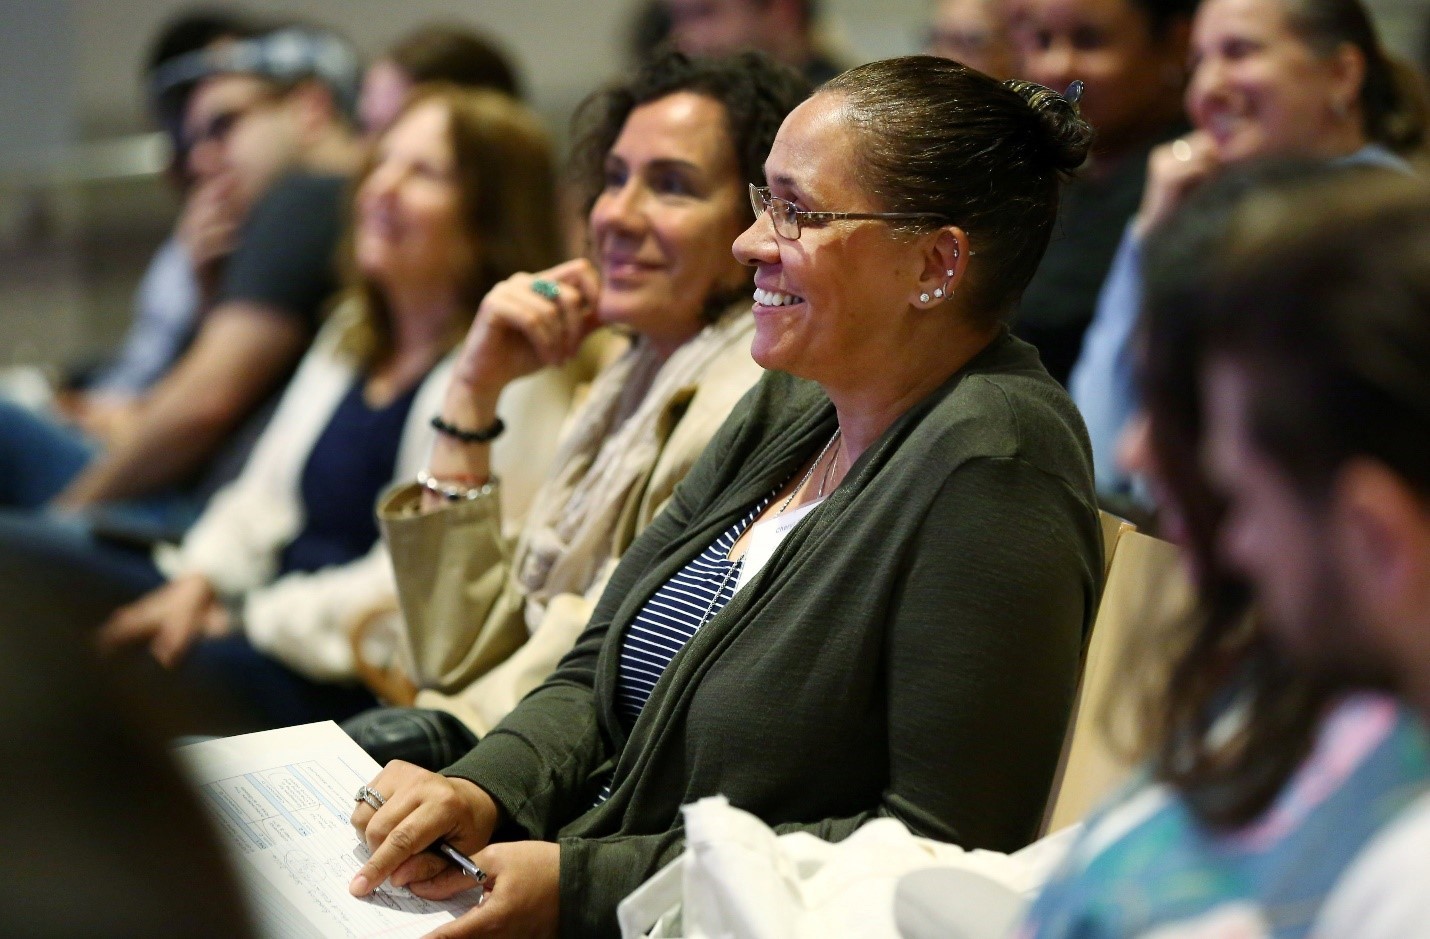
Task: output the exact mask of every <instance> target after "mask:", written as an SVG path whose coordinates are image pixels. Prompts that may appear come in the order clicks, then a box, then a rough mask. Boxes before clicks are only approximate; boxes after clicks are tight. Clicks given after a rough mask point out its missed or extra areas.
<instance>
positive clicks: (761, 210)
mask: <svg viewBox="0 0 1430 939" xmlns="http://www.w3.org/2000/svg"><path fill="white" fill-rule="evenodd" d="M750 208H752V209H754V210H755V218H763V217H764V215H765V213H766V212H768V213H770V220H771V221H772V222H774V226H775V231H776V232H777V233H779V236H780V237H781V238H788V239H789V240H790V241H798V240H799V227H800V225H801V224H804V225H823V224H824V223H825V222H839V221H843V220H845V219H855V220H862V219H887V220H890V221H910V220H912V219H919V218H922V219H942V218H943V216H942V215H935V214H934V213H932V212H804V211H801V210H800V209H799V207H798V206H796V205H795V204H794V203H793V202H790V201H788V200H785V199H781V198H780V197H779V196H772V195H770V190H769V187H768V186H756V185H755V184H754V183H750ZM940 296H942V295H941V294H940Z"/></svg>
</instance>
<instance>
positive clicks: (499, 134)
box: [101, 85, 573, 727]
mask: <svg viewBox="0 0 1430 939" xmlns="http://www.w3.org/2000/svg"><path fill="white" fill-rule="evenodd" d="M553 163H554V161H553V157H552V154H551V146H550V143H549V141H548V140H547V137H546V135H545V133H544V132H543V131H542V130H541V128H540V125H539V123H538V121H537V120H536V118H535V116H534V115H532V114H531V113H530V112H529V111H528V110H527V109H526V108H524V107H522V106H521V105H519V104H517V103H516V102H515V100H514V99H512V98H510V97H509V96H507V95H504V94H501V93H498V92H495V91H491V90H470V89H459V88H457V87H455V86H450V85H436V86H422V87H419V88H418V89H417V91H416V92H415V93H414V97H413V99H412V101H411V102H410V103H409V104H408V105H407V107H406V108H404V110H403V111H402V112H401V113H400V115H399V117H398V119H397V121H396V122H395V123H394V124H393V125H392V127H391V128H390V129H389V130H388V132H387V133H385V134H383V135H382V136H381V137H379V138H378V140H377V142H376V146H375V149H374V152H373V155H372V156H371V158H370V159H369V160H368V161H367V165H366V166H365V167H364V168H363V169H362V170H361V171H360V174H359V177H358V180H357V188H356V197H355V206H354V210H353V216H354V219H353V223H352V231H351V235H350V236H349V239H348V244H347V248H346V253H347V254H348V261H347V263H348V266H349V268H350V270H351V275H350V276H351V285H350V287H349V289H348V290H347V291H346V298H345V299H344V301H343V302H342V303H341V304H340V305H339V307H338V309H337V310H336V311H335V312H334V314H333V315H332V316H331V317H329V319H328V321H327V322H326V323H325V325H324V327H323V330H322V332H321V333H320V334H319V336H318V338H317V340H316V341H315V342H314V343H313V347H312V348H311V349H310V350H309V352H308V353H307V355H306V356H305V357H304V359H303V363H302V365H301V366H300V367H299V369H298V372H297V374H296V375H295V376H294V378H293V381H292V382H291V383H290V385H289V387H288V390H287V392H286V393H285V394H284V397H283V400H282V403H281V404H280V405H279V408H278V410H277V411H276V412H275V414H274V417H273V420H272V421H270V422H269V424H268V427H267V428H266V429H265V430H264V433H263V436H262V437H261V438H260V439H259V442H258V445H257V446H256V447H255V448H254V452H253V456H252V458H251V459H250V460H249V462H248V464H247V465H246V466H245V467H244V469H243V472H242V473H241V474H240V476H239V477H238V479H237V480H236V481H235V482H234V483H233V484H232V485H230V486H228V487H227V488H225V489H223V490H221V491H220V492H219V493H218V495H216V496H215V497H214V499H213V500H212V502H211V503H210V504H209V506H208V508H207V509H206V510H205V512H204V514H203V515H202V516H201V517H200V518H199V520H198V522H197V523H196V524H195V525H194V527H193V528H192V529H191V530H190V531H189V533H188V535H187V536H186V537H185V538H184V540H183V542H182V544H181V545H179V547H178V548H177V549H176V550H162V551H160V552H158V553H157V554H156V560H157V561H158V564H159V569H156V568H155V567H154V566H153V565H151V564H149V563H147V562H146V563H144V564H143V565H140V567H141V569H140V570H139V571H137V572H136V574H135V577H134V579H133V582H134V584H135V586H136V587H139V588H141V589H144V590H148V591H149V592H147V593H146V595H144V596H143V597H142V598H140V599H138V600H136V601H135V602H133V603H132V604H130V605H128V606H126V607H124V608H123V609H121V610H119V611H118V612H117V613H115V614H114V616H113V617H112V619H111V620H110V622H109V624H108V625H107V626H106V627H105V628H104V630H103V632H102V634H101V639H102V642H103V643H104V645H106V646H108V647H118V646H125V645H132V644H143V645H146V646H147V647H148V649H149V650H150V651H151V652H152V653H153V655H154V656H155V657H156V658H157V659H159V661H160V662H162V663H163V664H165V665H167V666H170V667H176V666H180V665H182V667H183V669H184V671H185V673H186V674H187V675H189V676H190V677H191V678H192V679H193V680H194V681H196V682H201V683H204V684H205V685H208V686H210V687H212V688H214V689H215V690H216V691H221V692H223V693H226V694H227V695H228V696H229V697H230V698H232V699H234V700H235V701H236V702H239V703H241V704H242V705H244V706H246V708H247V710H248V711H250V712H251V713H252V715H253V719H254V720H255V721H256V722H257V723H258V724H259V725H260V726H265V727H276V726H286V725H289V724H298V723H307V722H310V721H315V720H329V719H331V720H341V719H343V718H346V717H350V716H351V715H353V714H354V713H356V712H358V711H360V710H363V709H366V708H369V707H371V706H373V705H374V704H375V703H376V700H375V699H374V698H373V696H372V695H371V693H369V692H368V691H367V690H366V689H364V688H362V687H361V686H359V685H358V684H357V683H356V681H355V678H356V672H355V663H354V660H353V649H352V645H351V643H350V640H349V632H350V630H351V628H352V626H353V624H354V622H355V621H356V619H357V618H358V617H359V616H360V615H361V614H363V613H364V612H366V611H367V610H368V609H370V608H371V607H373V606H374V605H375V604H377V603H378V602H379V601H381V600H383V599H384V598H390V597H391V596H392V594H393V591H394V586H393V582H392V570H391V565H390V562H389V561H388V557H387V553H386V551H385V550H384V548H383V546H382V542H381V539H380V537H379V535H378V530H377V523H376V521H375V519H374V518H373V512H372V507H373V504H374V503H375V502H376V501H377V497H378V495H379V494H380V493H381V491H382V490H383V489H385V488H387V487H388V486H390V485H391V484H392V483H393V481H395V480H398V479H404V480H405V479H408V478H410V477H411V476H412V474H414V473H416V472H417V470H418V469H419V468H420V467H421V466H422V464H423V461H425V460H426V459H427V455H428V452H429V450H430V449H431V447H432V438H433V429H432V427H431V425H430V421H431V418H432V415H433V414H434V413H436V412H437V410H438V408H439V406H440V402H441V400H442V396H443V393H444V392H445V390H446V387H447V384H448V382H449V381H450V378H451V374H452V368H453V364H454V362H453V357H452V356H451V355H449V353H451V352H452V350H453V349H454V348H456V347H457V346H458V345H459V344H460V342H461V338H462V336H463V335H465V333H466V331H467V328H468V326H469V325H470V324H471V321H472V317H473V316H474V314H475V313H476V309H477V305H478V303H479V302H480V301H481V299H482V298H483V296H484V295H485V294H486V293H487V292H488V291H489V290H490V289H491V288H492V287H493V286H494V285H496V284H497V283H499V282H500V281H502V280H503V279H505V278H507V277H509V276H511V275H512V274H513V273H515V272H516V271H519V270H524V269H527V268H530V267H534V266H539V265H544V264H550V263H552V262H554V261H555V260H557V259H558V258H559V257H560V239H559V237H558V231H557V226H556V214H555V213H556V205H555V192H554V189H555V173H554V168H553ZM572 384H573V383H572V382H570V381H566V380H565V377H564V373H563V372H561V371H559V370H554V369H553V370H550V371H548V372H546V373H543V374H541V375H537V376H532V377H531V378H528V379H525V380H523V381H521V382H517V383H513V385H512V386H511V387H509V388H507V389H504V390H503V394H502V395H501V398H500V401H499V402H497V401H494V402H493V404H494V406H497V409H498V411H499V412H500V413H502V414H504V415H505V416H506V417H507V418H508V419H509V420H510V421H511V423H512V424H513V425H514V433H513V434H512V435H510V436H507V437H504V438H503V439H502V440H501V441H500V443H499V444H498V445H497V452H496V454H495V456H494V460H493V462H494V463H495V464H496V465H497V466H499V467H500V469H501V470H502V472H504V473H507V474H508V475H509V476H510V477H512V480H511V483H510V485H509V487H508V488H507V489H506V490H504V492H503V495H504V496H505V503H506V504H505V505H504V508H505V510H506V512H507V513H508V514H509V515H511V516H513V517H516V518H520V517H522V516H523V515H524V514H525V512H526V506H527V504H528V503H529V502H530V499H531V494H532V490H533V489H534V488H535V484H534V481H532V480H530V479H528V478H526V477H525V474H527V473H530V474H532V475H536V474H538V473H540V472H541V470H542V469H543V468H544V467H545V466H547V465H548V464H549V463H550V460H551V457H552V453H553V451H554V449H555V438H556V434H557V430H558V427H559V425H560V421H561V419H562V417H563V416H564V415H565V413H566V410H567V408H568V407H569V404H570V398H571V394H572V390H573V389H572V387H571V385H572ZM160 569H162V574H161V573H160ZM166 580H167V582H166Z"/></svg>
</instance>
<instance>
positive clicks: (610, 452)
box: [344, 52, 808, 770]
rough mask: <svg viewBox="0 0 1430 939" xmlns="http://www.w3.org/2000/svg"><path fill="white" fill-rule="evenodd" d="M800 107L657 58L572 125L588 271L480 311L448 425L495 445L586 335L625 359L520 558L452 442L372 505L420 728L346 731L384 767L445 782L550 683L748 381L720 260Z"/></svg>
mask: <svg viewBox="0 0 1430 939" xmlns="http://www.w3.org/2000/svg"><path fill="white" fill-rule="evenodd" d="M807 93H808V86H807V85H806V83H805V82H804V81H803V80H802V79H801V78H800V77H799V75H798V74H797V73H795V72H794V71H793V70H792V69H789V68H786V67H784V66H781V65H778V64H777V63H775V62H773V61H771V60H770V59H769V58H768V57H766V56H762V55H759V54H757V53H745V54H743V55H740V56H735V57H730V58H727V59H709V60H703V59H695V60H692V59H688V58H686V57H685V56H684V55H682V54H680V53H677V52H667V53H665V54H663V55H662V56H660V57H658V58H657V59H655V60H654V61H652V62H651V63H649V64H647V65H646V66H645V67H644V68H642V69H640V70H639V71H637V72H636V74H635V75H634V76H632V78H630V79H629V80H628V81H626V82H623V83H620V84H617V85H615V86H614V87H612V88H610V89H608V90H606V91H604V92H600V93H598V94H596V95H594V96H593V97H592V98H591V99H590V100H588V101H587V102H586V104H585V105H584V106H583V108H582V110H581V111H580V112H579V114H578V121H577V126H578V127H579V128H580V134H579V136H578V144H577V147H576V151H575V155H574V160H573V162H574V169H575V173H574V174H573V175H574V176H576V177H577V181H578V184H579V185H580V186H581V187H582V188H583V189H584V190H585V192H586V198H587V202H588V208H589V211H588V213H587V219H588V232H589V238H590V243H591V250H592V254H593V258H594V262H592V261H587V260H584V259H582V260H577V261H573V262H569V263H567V264H563V265H559V266H558V267H556V268H554V269H552V270H547V271H539V272H536V273H534V274H520V275H517V276H515V277H513V278H511V279H510V280H508V281H507V282H505V283H503V284H500V285H498V286H497V287H496V288H495V289H493V290H492V291H491V292H490V293H489V294H488V295H487V297H486V298H485V299H484V300H483V301H482V305H481V308H480V310H479V311H478V313H477V320H476V323H475V324H474V325H473V329H472V333H471V336H470V337H469V338H468V341H467V344H466V346H465V348H464V349H463V351H462V353H461V358H460V360H459V362H458V365H457V368H456V372H455V376H454V380H453V381H452V383H451V386H450V388H449V390H448V392H447V395H446V398H445V400H444V402H443V410H442V416H443V418H444V419H445V420H446V421H448V422H449V423H450V424H451V425H452V426H454V427H462V428H468V429H480V428H485V427H488V426H490V425H491V423H492V414H491V407H492V402H493V400H494V397H495V395H497V394H498V393H499V392H500V391H501V389H502V388H503V387H504V386H505V385H506V384H507V383H508V382H510V381H512V380H514V379H515V378H516V377H517V376H519V375H520V374H522V373H523V372H525V371H529V370H532V369H537V368H539V367H541V366H543V365H546V364H550V363H553V362H557V361H560V360H562V359H563V358H564V357H566V356H567V355H569V354H570V350H571V349H572V348H574V344H575V343H576V342H578V341H579V340H580V338H581V337H582V336H583V335H584V334H585V333H586V332H587V331H588V330H590V329H591V328H592V327H593V326H595V325H597V324H607V325H611V326H614V327H617V328H620V329H622V330H623V331H625V332H627V333H629V334H630V336H631V337H632V340H633V342H632V344H631V348H630V349H629V350H628V351H627V352H626V353H625V354H624V355H623V356H622V357H621V358H620V359H618V360H617V361H615V362H614V363H612V364H611V366H610V367H609V368H607V369H606V370H605V371H604V372H603V373H602V374H601V375H600V376H599V378H598V379H597V380H596V382H595V383H594V384H593V386H592V388H591V391H590V394H589V396H588V399H587V402H586V404H585V405H584V406H583V407H582V408H581V409H580V410H579V411H577V412H576V413H575V414H573V415H572V420H571V426H570V427H569V428H568V429H567V431H566V434H565V437H564V440H563V442H562V444H561V452H560V455H559V456H558V457H557V459H556V461H555V466H554V468H553V471H552V472H551V473H550V475H549V476H548V477H547V478H545V479H544V480H543V481H542V483H541V491H540V493H539V494H538V495H537V497H536V500H535V505H534V508H533V511H532V512H531V515H530V516H529V517H528V518H527V519H526V520H525V524H524V525H521V526H519V527H518V528H517V531H518V532H519V534H517V535H516V537H515V539H514V541H515V543H514V544H513V542H512V537H511V530H512V526H511V525H510V521H511V519H510V516H509V514H508V513H507V512H506V511H505V508H504V507H503V506H500V505H499V504H498V501H497V498H496V494H497V493H500V492H502V491H503V489H501V488H498V486H499V485H500V486H502V487H504V486H507V485H510V481H502V482H500V483H498V481H497V480H496V478H495V474H494V473H493V471H492V466H491V458H490V456H489V450H490V444H488V443H486V442H483V441H481V440H463V439H461V438H459V437H455V436H453V435H451V434H444V435H442V436H441V437H440V438H439V439H438V441H437V445H436V446H435V447H434V448H433V451H432V460H431V463H430V464H429V466H428V470H429V473H430V474H431V477H433V478H435V479H436V480H439V481H440V483H439V485H438V487H437V489H436V490H435V491H434V490H429V491H425V492H424V490H423V487H421V486H418V485H414V484H409V485H407V486H404V487H402V488H401V489H398V490H396V491H394V492H392V493H389V494H388V495H387V496H386V497H385V498H384V499H383V501H382V503H381V504H380V505H379V515H380V518H381V522H382V525H383V528H384V532H385V534H386V537H387V541H388V544H389V546H390V548H391V551H392V557H393V563H394V566H395V568H396V571H397V579H398V587H399V591H400V595H401V599H402V608H403V613H404V620H405V624H406V629H407V644H408V645H409V646H410V648H411V649H412V651H413V653H414V659H415V664H416V674H415V675H414V676H413V677H414V678H415V679H416V680H417V685H418V687H419V688H420V689H421V690H420V691H419V692H418V693H417V694H416V696H415V699H414V700H413V701H411V702H393V703H415V704H416V705H417V707H415V708H385V709H383V710H380V711H375V712H373V713H371V714H367V715H362V716H359V717H358V718H355V719H354V720H352V721H349V722H347V723H346V724H345V725H344V729H345V730H347V731H348V733H349V734H351V735H352V736H353V738H354V739H356V740H357V741H358V743H360V744H361V745H362V746H364V747H365V748H366V749H367V750H368V752H370V753H371V754H373V756H374V757H375V758H377V759H378V761H379V762H383V763H385V762H387V761H388V760H391V759H399V758H400V759H403V760H406V761H408V762H412V763H416V764H417V765H419V766H423V767H426V768H428V769H434V770H435V769H439V768H441V767H443V766H446V765H447V764H449V763H451V762H452V761H454V760H455V759H457V758H458V757H459V756H461V755H462V754H463V753H466V752H467V751H468V750H470V749H471V747H472V745H473V744H475V743H476V741H477V739H478V738H479V737H483V736H485V735H486V734H487V733H488V732H489V731H490V730H491V729H492V728H493V727H495V726H496V725H497V724H498V722H500V721H501V719H502V718H504V717H505V716H506V715H507V713H508V712H510V711H511V709H512V708H513V707H515V706H516V703H517V702H518V701H520V700H521V699H522V698H523V697H524V696H525V695H526V694H527V693H528V692H530V691H531V690H532V689H534V688H535V687H536V686H537V685H539V684H541V683H542V682H543V681H545V680H546V678H547V676H548V675H550V673H551V672H552V670H553V669H554V668H555V667H556V664H557V662H559V661H560V660H561V657H562V656H564V655H565V654H566V653H567V652H569V651H570V649H571V647H572V646H573V645H574V644H575V642H576V639H577V637H578V636H579V635H580V633H581V631H582V629H584V628H585V626H586V623H587V621H588V620H589V619H590V617H591V610H592V608H593V607H594V606H595V603H596V601H597V600H598V599H599V598H600V596H601V592H602V590H603V589H604V587H605V584H606V580H607V579H608V578H609V577H610V576H611V571H612V569H613V568H614V567H615V564H616V561H617V560H618V559H619V558H620V557H621V556H622V555H623V554H624V553H625V552H626V550H627V549H628V548H629V547H630V545H631V543H632V541H633V540H634V539H635V538H636V536H637V535H638V534H639V533H640V532H641V531H642V530H643V529H644V528H646V526H648V525H650V524H651V522H652V520H653V519H654V518H656V517H657V515H658V514H659V513H660V512H661V511H662V510H663V509H664V508H665V507H666V505H667V504H668V503H669V501H670V499H671V495H672V493H673V492H674V490H675V487H676V486H677V485H678V484H679V483H680V481H681V480H682V479H684V478H685V476H686V474H687V473H688V472H689V471H690V467H691V465H692V464H694V463H695V461H696V460H697V459H698V458H699V457H700V454H701V453H702V451H703V450H704V449H705V446H706V444H707V443H709V441H710V438H711V436H712V435H713V434H714V433H715V431H716V430H717V429H718V428H719V426H720V424H721V423H722V422H723V421H724V420H725V418H726V417H728V416H729V413H730V410H731V409H732V408H733V407H734V406H735V404H736V402H737V401H739V399H740V397H741V396H742V395H743V394H745V392H746V391H748V390H749V389H750V387H751V386H752V385H754V384H755V382H756V381H758V380H759V377H760V368H759V366H758V365H756V364H755V362H754V361H753V360H752V359H751V358H750V338H751V334H752V333H753V331H754V321H753V318H752V317H751V315H750V312H749V301H748V299H746V298H747V297H748V291H749V274H748V273H747V272H746V271H745V269H744V268H743V267H742V266H741V265H740V264H738V263H737V262H736V261H735V259H734V258H732V257H731V256H730V243H731V242H732V241H733V240H734V238H735V236H736V235H738V234H739V233H740V231H741V230H742V229H743V228H744V227H745V226H746V225H748V224H749V222H750V220H751V218H752V215H751V208H750V203H749V199H748V198H747V196H746V193H745V191H744V187H745V186H748V185H750V184H751V183H757V182H763V177H762V175H761V165H762V163H763V162H764V159H765V157H766V156H767V155H768V153H769V149H770V143H771V142H772V141H773V139H774V135H775V131H776V130H777V129H778V127H779V123H780V121H781V120H782V119H783V118H784V116H785V115H786V114H788V113H789V111H790V109H792V108H793V107H794V106H795V105H796V104H797V103H798V102H799V101H801V100H803V98H804V97H805V95H806V94H807ZM442 486H451V487H455V488H454V489H453V490H452V491H453V492H455V493H456V494H457V495H458V496H459V497H458V498H454V499H449V498H444V497H443V496H442V494H441V492H442V489H441V487H442Z"/></svg>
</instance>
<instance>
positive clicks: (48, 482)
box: [0, 401, 99, 509]
mask: <svg viewBox="0 0 1430 939" xmlns="http://www.w3.org/2000/svg"><path fill="white" fill-rule="evenodd" d="M98 452H99V447H98V446H97V445H96V444H95V443H94V441H92V440H90V439H89V438H88V437H86V436H84V434H82V433H80V432H79V431H78V430H76V429H74V428H72V427H66V426H65V425H63V424H60V423H58V422H56V421H53V420H50V419H49V418H47V417H43V416H41V415H39V414H36V413H34V412H33V411H29V410H26V409H25V408H22V407H20V406H19V405H16V404H11V403H10V402H8V401H0V506H9V507H12V508H22V509H36V508H39V507H40V506H42V505H44V504H45V503H47V502H49V501H50V500H51V499H53V498H54V497H55V496H57V495H59V494H60V493H61V492H62V491H63V490H64V488H65V487H66V486H68V485H69V484H70V481H71V480H73V479H74V478H75V477H76V476H78V475H79V474H80V471H81V470H83V469H84V468H85V467H86V466H88V465H89V461H90V460H92V459H94V456H95V454H96V453H98Z"/></svg>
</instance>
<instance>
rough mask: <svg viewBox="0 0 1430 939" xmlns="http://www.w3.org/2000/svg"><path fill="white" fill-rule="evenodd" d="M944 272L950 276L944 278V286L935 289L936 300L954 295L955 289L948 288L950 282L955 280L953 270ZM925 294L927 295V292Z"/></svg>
mask: <svg viewBox="0 0 1430 939" xmlns="http://www.w3.org/2000/svg"><path fill="white" fill-rule="evenodd" d="M944 274H946V275H948V276H946V277H945V278H944V281H943V286H942V287H937V288H935V289H934V292H933V297H934V299H935V300H942V299H943V298H945V297H951V296H953V291H952V290H949V289H948V285H949V282H950V281H952V280H953V271H951V270H947V271H944ZM925 296H927V294H925ZM925 302H927V301H925Z"/></svg>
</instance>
